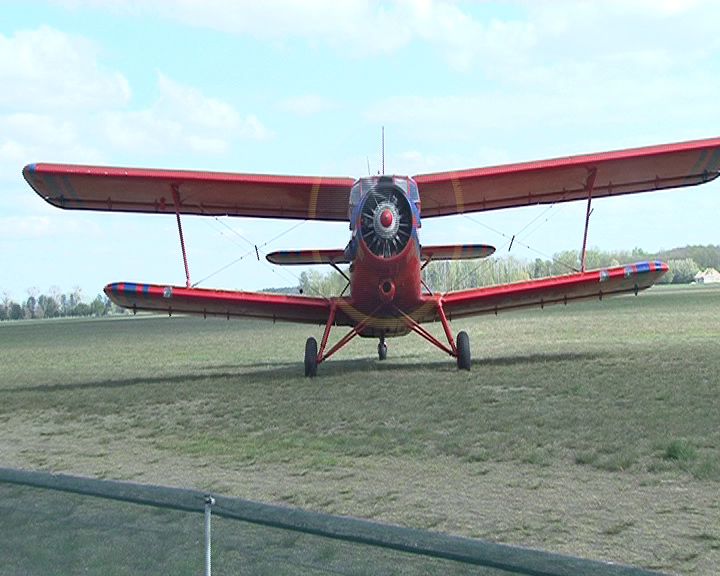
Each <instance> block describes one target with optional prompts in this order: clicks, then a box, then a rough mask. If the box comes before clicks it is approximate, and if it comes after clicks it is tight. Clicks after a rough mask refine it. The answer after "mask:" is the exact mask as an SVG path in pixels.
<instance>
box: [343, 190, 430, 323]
mask: <svg viewBox="0 0 720 576" xmlns="http://www.w3.org/2000/svg"><path fill="white" fill-rule="evenodd" d="M348 215H349V218H350V231H351V234H352V237H351V240H350V243H349V244H348V246H347V249H346V255H347V256H348V259H349V260H350V262H351V264H350V288H351V296H350V303H351V304H352V307H353V308H354V309H355V311H356V312H357V313H358V314H360V315H367V316H368V317H373V318H377V319H378V321H377V322H375V321H373V322H371V323H370V325H368V326H367V328H366V329H364V330H363V331H362V332H361V335H362V336H372V337H377V336H392V335H399V334H405V333H406V332H407V327H406V325H405V324H404V323H403V322H394V321H392V320H393V319H396V318H397V319H399V318H400V317H401V316H402V315H403V314H412V312H413V311H414V310H416V309H417V308H418V307H420V306H421V305H422V304H423V297H422V283H421V270H420V266H421V262H420V241H419V238H418V228H420V225H421V224H420V196H419V193H418V188H417V184H415V182H414V181H413V180H412V178H409V177H406V176H372V177H366V178H361V179H359V180H358V181H357V182H356V183H355V184H354V186H353V187H352V191H351V194H350V203H349V207H348ZM382 319H385V320H390V321H389V322H387V321H382Z"/></svg>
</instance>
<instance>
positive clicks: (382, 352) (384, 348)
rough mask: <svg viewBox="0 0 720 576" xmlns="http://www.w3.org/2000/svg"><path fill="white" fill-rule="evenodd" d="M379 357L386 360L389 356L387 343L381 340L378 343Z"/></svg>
mask: <svg viewBox="0 0 720 576" xmlns="http://www.w3.org/2000/svg"><path fill="white" fill-rule="evenodd" d="M378 358H379V359H380V360H385V358H387V344H385V342H380V343H379V344H378Z"/></svg>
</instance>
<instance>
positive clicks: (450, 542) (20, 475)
mask: <svg viewBox="0 0 720 576" xmlns="http://www.w3.org/2000/svg"><path fill="white" fill-rule="evenodd" d="M0 483H7V484H15V485H21V486H28V487H34V488H42V489H48V490H57V491H62V492H69V493H73V494H80V495H85V496H93V497H97V498H104V499H109V500H116V501H121V502H128V503H133V504H138V505H142V506H152V507H156V508H166V509H172V510H179V511H184V512H194V513H199V514H204V513H206V502H207V499H208V497H209V496H212V498H213V499H214V504H213V506H212V513H213V514H215V515H217V516H220V517H223V518H228V519H232V520H240V521H243V522H247V523H251V524H255V525H260V526H265V527H270V528H276V529H280V530H289V531H292V532H297V533H302V534H309V535H313V536H320V537H324V538H329V539H333V540H340V541H344V542H348V543H353V544H361V545H366V546H372V547H379V548H383V549H388V550H395V551H399V552H405V553H408V554H413V555H420V556H426V557H429V558H438V559H443V560H451V561H455V562H461V563H463V564H470V565H475V566H484V567H487V568H494V569H498V570H503V571H506V572H511V573H516V574H525V575H530V576H571V575H572V576H576V575H578V574H583V575H587V576H601V575H602V576H651V575H655V576H657V575H658V574H660V573H659V572H652V571H648V570H644V569H641V568H636V567H632V566H625V565H620V564H613V563H606V562H600V561H595V560H586V559H582V558H577V557H573V556H566V555H561V554H556V553H551V552H544V551H540V550H533V549H528V548H522V547H518V546H510V545H505V544H496V543H493V542H487V541H483V540H477V539H471V538H463V537H458V536H450V535H447V534H441V533H437V532H430V531H425V530H419V529H413V528H405V527H401V526H393V525H388V524H382V523H379V522H373V521H369V520H362V519H358V518H350V517H345V516H334V515H330V514H323V513H319V512H311V511H307V510H302V509H298V508H290V507H285V506H276V505H271V504H263V503H259V502H253V501H250V500H244V499H241V498H233V497H228V496H222V495H217V494H208V493H206V492H200V491H197V490H189V489H184V488H171V487H166V486H155V485H146V484H137V483H133V482H120V481H115V480H97V479H93V478H86V477H81V476H71V475H65V474H51V473H47V472H37V471H28V470H17V469H12V468H0Z"/></svg>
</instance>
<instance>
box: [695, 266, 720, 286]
mask: <svg viewBox="0 0 720 576" xmlns="http://www.w3.org/2000/svg"><path fill="white" fill-rule="evenodd" d="M695 282H697V283H698V284H713V283H715V282H720V272H718V271H717V270H715V268H705V270H701V271H700V272H698V273H697V274H695Z"/></svg>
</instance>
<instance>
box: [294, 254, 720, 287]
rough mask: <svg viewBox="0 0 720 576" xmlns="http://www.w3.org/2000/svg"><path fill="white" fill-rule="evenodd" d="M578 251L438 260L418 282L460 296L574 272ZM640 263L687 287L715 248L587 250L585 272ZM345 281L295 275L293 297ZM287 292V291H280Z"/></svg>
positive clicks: (718, 258) (715, 259)
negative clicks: (659, 265) (652, 263)
mask: <svg viewBox="0 0 720 576" xmlns="http://www.w3.org/2000/svg"><path fill="white" fill-rule="evenodd" d="M580 258H581V254H580V251H574V250H566V251H564V252H559V253H556V254H555V255H553V257H552V258H551V259H542V258H536V259H535V260H533V261H527V260H524V259H521V258H516V257H515V256H512V255H501V256H498V255H495V256H493V257H490V258H486V259H484V260H444V261H438V262H430V264H428V265H427V266H426V267H425V269H424V270H423V281H424V282H425V284H426V285H427V286H428V287H429V288H430V289H431V290H432V291H433V292H447V291H449V290H464V289H468V288H477V287H482V286H492V285H496V284H506V283H509V282H522V281H525V280H534V279H538V278H547V277H548V276H560V275H563V274H571V273H574V272H577V271H579V270H580V268H581V262H580ZM643 260H662V261H663V262H666V263H667V264H668V266H669V267H670V270H669V271H668V272H667V273H666V274H665V275H664V276H663V277H662V278H661V279H660V281H659V283H660V284H689V283H690V282H692V281H693V280H694V278H695V275H696V274H697V273H698V272H699V271H700V270H704V269H705V268H710V267H712V268H716V269H720V246H712V245H710V246H685V247H682V248H673V249H672V250H667V251H663V252H659V253H650V252H645V251H644V250H642V249H640V248H635V249H633V250H630V251H627V250H616V251H603V250H597V249H591V250H588V251H587V253H586V260H585V266H586V269H588V270H592V269H594V268H606V267H612V266H620V265H622V264H630V263H633V262H638V261H643ZM346 284H347V280H346V279H345V278H344V277H343V276H342V275H340V274H338V273H337V272H336V271H334V270H330V271H326V272H322V271H319V270H310V271H308V272H303V273H302V274H300V281H299V286H298V291H299V292H300V293H304V294H308V295H312V296H332V295H338V294H340V293H341V292H342V291H343V289H344V288H345V286H346ZM285 291H287V290H285Z"/></svg>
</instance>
